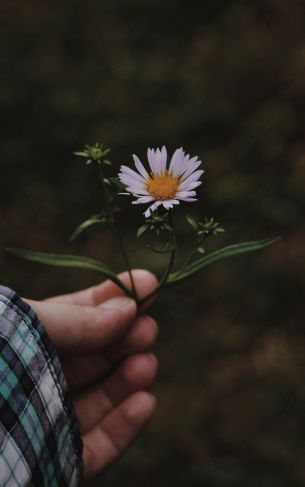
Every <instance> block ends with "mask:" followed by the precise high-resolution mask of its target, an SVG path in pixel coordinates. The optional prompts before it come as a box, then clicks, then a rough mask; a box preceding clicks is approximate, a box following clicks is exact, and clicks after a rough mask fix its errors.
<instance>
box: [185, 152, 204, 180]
mask: <svg viewBox="0 0 305 487" xmlns="http://www.w3.org/2000/svg"><path fill="white" fill-rule="evenodd" d="M193 159H196V161H193V162H191V161H192V159H190V160H189V161H188V166H187V168H186V171H185V172H184V173H183V176H182V179H186V178H187V177H188V176H189V175H190V174H192V173H193V172H194V171H195V170H196V169H197V167H199V166H200V164H201V161H200V160H197V157H196V158H193Z"/></svg>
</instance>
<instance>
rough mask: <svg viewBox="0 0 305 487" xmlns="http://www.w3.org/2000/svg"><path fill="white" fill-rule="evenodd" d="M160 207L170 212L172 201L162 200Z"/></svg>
mask: <svg viewBox="0 0 305 487" xmlns="http://www.w3.org/2000/svg"><path fill="white" fill-rule="evenodd" d="M162 205H163V206H164V208H165V209H166V210H170V209H171V208H172V207H173V206H174V202H173V200H164V201H162Z"/></svg>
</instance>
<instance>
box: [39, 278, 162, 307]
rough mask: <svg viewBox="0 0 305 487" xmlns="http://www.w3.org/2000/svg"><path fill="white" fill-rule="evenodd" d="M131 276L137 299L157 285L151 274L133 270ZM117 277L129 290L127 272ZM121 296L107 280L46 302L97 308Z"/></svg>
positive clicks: (119, 291)
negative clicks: (108, 300)
mask: <svg viewBox="0 0 305 487" xmlns="http://www.w3.org/2000/svg"><path fill="white" fill-rule="evenodd" d="M132 276H133V279H134V282H135V288H136V291H137V295H138V297H139V299H143V298H144V297H145V296H147V295H148V294H150V293H151V292H152V291H153V290H154V289H155V288H156V287H157V285H158V281H157V278H156V277H155V276H154V275H153V274H152V273H151V272H149V271H146V270H144V269H135V270H133V271H132ZM118 277H119V279H120V280H121V281H122V283H123V284H124V285H125V286H127V287H128V288H129V289H131V283H130V277H129V274H128V272H123V273H121V274H119V275H118ZM123 295H124V291H123V290H122V289H121V288H120V287H118V286H117V285H116V284H114V283H113V282H112V281H109V280H107V281H105V282H102V283H101V284H98V285H96V286H92V287H89V288H88V289H84V290H82V291H78V292H75V293H71V294H65V295H62V296H55V297H52V298H49V299H47V300H46V301H47V302H62V303H71V304H79V305H83V306H98V305H99V304H101V303H103V302H104V301H106V300H107V299H111V298H112V297H115V296H123Z"/></svg>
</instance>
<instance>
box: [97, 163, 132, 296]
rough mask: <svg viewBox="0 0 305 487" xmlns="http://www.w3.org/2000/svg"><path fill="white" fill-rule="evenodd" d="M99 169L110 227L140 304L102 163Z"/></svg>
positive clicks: (98, 164)
mask: <svg viewBox="0 0 305 487" xmlns="http://www.w3.org/2000/svg"><path fill="white" fill-rule="evenodd" d="M97 167H98V173H99V179H100V183H101V187H102V192H103V196H104V203H105V206H106V210H107V213H108V215H109V217H110V225H111V228H112V231H113V234H114V236H115V237H116V238H117V240H118V243H119V247H120V250H121V253H122V256H123V258H124V261H125V265H126V268H127V272H128V274H129V278H130V284H131V289H132V296H133V298H134V299H135V301H136V303H138V302H139V299H138V295H137V291H136V286H135V282H134V278H133V275H132V271H131V264H130V260H129V257H128V254H127V252H126V249H125V245H124V241H123V238H122V235H121V232H120V230H119V228H118V226H117V225H116V221H115V217H114V212H113V209H112V205H111V197H110V194H109V191H108V188H107V186H106V184H105V181H104V173H103V170H102V167H101V163H97Z"/></svg>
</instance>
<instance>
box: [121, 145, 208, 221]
mask: <svg viewBox="0 0 305 487" xmlns="http://www.w3.org/2000/svg"><path fill="white" fill-rule="evenodd" d="M133 159H134V163H135V166H136V169H137V171H134V170H133V169H131V168H129V167H127V166H121V169H120V173H119V179H120V181H121V183H123V184H124V185H125V186H126V190H127V191H128V192H129V193H130V194H131V195H133V196H136V197H137V198H138V199H137V200H135V201H133V202H132V203H133V204H134V205H138V204H147V203H152V204H151V205H150V206H149V208H148V209H147V210H146V211H145V212H144V215H145V217H146V218H147V217H149V216H150V215H151V213H152V212H153V211H155V210H156V209H157V208H158V207H159V206H161V205H162V206H163V207H164V208H165V209H166V210H169V209H171V208H173V206H174V205H178V204H179V202H180V201H187V202H192V201H197V199H196V198H195V196H196V191H194V189H195V188H197V187H198V186H199V185H200V184H201V181H199V178H200V177H201V176H202V174H203V172H204V171H203V170H197V168H198V167H199V166H200V164H201V161H200V160H198V157H197V156H195V157H192V158H191V157H190V156H189V155H188V154H186V153H185V152H184V150H183V149H182V147H180V149H177V150H176V151H175V152H174V154H173V156H172V158H171V161H170V163H169V165H168V164H167V151H166V148H165V146H163V147H162V149H161V150H160V149H156V150H154V149H148V150H147V159H148V163H149V166H150V170H149V172H148V171H147V170H146V169H145V167H144V166H143V164H142V162H141V161H140V159H139V158H138V157H137V156H136V155H135V154H134V155H133Z"/></svg>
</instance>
